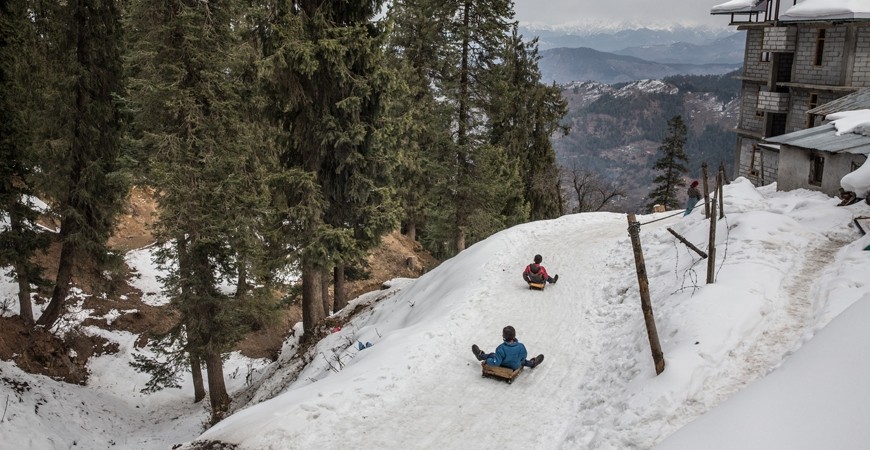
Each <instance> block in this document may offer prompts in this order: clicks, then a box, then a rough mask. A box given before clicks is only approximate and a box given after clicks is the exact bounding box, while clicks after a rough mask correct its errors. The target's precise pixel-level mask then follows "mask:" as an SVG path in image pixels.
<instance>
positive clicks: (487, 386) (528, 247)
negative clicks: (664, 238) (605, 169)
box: [202, 213, 679, 449]
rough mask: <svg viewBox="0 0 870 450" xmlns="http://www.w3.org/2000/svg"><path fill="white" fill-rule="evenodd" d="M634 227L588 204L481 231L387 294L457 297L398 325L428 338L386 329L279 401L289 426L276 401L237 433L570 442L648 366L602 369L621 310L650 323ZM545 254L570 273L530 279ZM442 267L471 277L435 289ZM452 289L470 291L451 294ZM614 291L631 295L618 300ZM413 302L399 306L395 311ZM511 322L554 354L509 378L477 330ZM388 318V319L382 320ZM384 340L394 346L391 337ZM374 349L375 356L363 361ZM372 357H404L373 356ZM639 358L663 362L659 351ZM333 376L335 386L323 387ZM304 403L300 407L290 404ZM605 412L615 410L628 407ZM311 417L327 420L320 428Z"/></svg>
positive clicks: (441, 442) (495, 339)
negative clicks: (494, 366)
mask: <svg viewBox="0 0 870 450" xmlns="http://www.w3.org/2000/svg"><path fill="white" fill-rule="evenodd" d="M677 220H679V219H678V218H673V219H668V220H665V221H660V222H657V223H655V224H653V225H650V228H651V229H655V228H663V227H665V226H667V224H669V223H672V222H673V221H677ZM627 227H628V224H627V222H626V219H625V215H621V214H609V213H600V214H586V215H582V216H571V217H565V218H562V219H557V220H553V221H547V222H538V223H534V224H528V225H523V226H519V227H515V228H513V229H511V230H508V231H506V232H503V233H501V234H503V236H500V238H494V239H490V240H488V241H486V242H484V243H481V244H478V245H476V246H474V247H472V248H470V249H468V250H467V251H466V252H465V253H464V254H463V257H462V258H456V259H455V260H452V261H448V262H446V263H444V264H443V265H442V266H441V267H439V268H438V269H436V271H433V272H432V273H431V274H429V275H427V276H426V277H424V278H422V279H420V280H419V281H417V282H414V283H413V284H412V285H411V287H409V288H408V289H406V290H404V291H402V292H400V293H399V294H398V295H397V296H396V297H395V298H393V299H390V300H387V301H391V302H394V304H395V305H400V306H401V305H403V304H406V305H410V304H411V303H413V304H414V305H415V306H413V307H409V308H413V309H415V310H419V309H422V308H425V307H426V305H421V304H419V303H416V302H415V299H416V298H421V297H424V296H425V297H427V298H433V297H434V298H441V299H442V301H441V302H437V303H443V304H447V305H449V307H448V309H447V310H446V311H443V316H442V320H439V321H438V322H439V323H437V324H436V323H433V320H432V316H431V314H430V313H429V312H428V311H427V313H426V318H425V321H424V322H423V323H422V324H420V325H422V326H425V328H426V329H425V331H423V330H419V331H418V330H415V329H414V328H415V327H414V326H410V327H406V328H403V329H401V330H396V331H400V333H399V334H405V333H416V332H422V333H423V334H424V335H425V337H424V339H422V341H418V340H417V339H404V338H402V337H400V336H391V335H388V333H385V331H388V329H381V330H379V331H378V334H383V337H384V339H383V340H381V341H380V342H375V346H374V347H373V349H372V350H365V352H368V355H366V354H365V353H362V352H360V354H359V355H357V356H356V357H355V358H354V359H353V363H355V364H351V365H347V366H345V367H344V369H343V370H342V371H341V372H339V373H337V374H329V376H327V377H325V378H323V379H320V380H319V381H317V382H316V383H311V384H309V385H307V386H305V387H303V388H300V389H297V390H291V391H290V392H288V393H287V394H286V395H284V396H281V397H279V398H277V399H275V400H272V401H271V402H279V403H281V404H282V405H286V406H287V408H288V409H289V410H290V411H287V412H286V414H287V415H288V416H289V417H287V420H286V421H283V423H282V425H281V431H280V432H278V430H275V429H274V427H273V425H274V424H271V423H263V422H262V416H261V415H260V414H257V410H258V409H260V408H263V409H272V408H278V409H281V410H283V409H284V407H283V406H277V405H271V406H267V405H268V404H269V403H271V402H266V403H264V404H261V405H258V406H255V407H253V408H251V409H249V410H247V411H242V412H240V413H238V414H236V415H235V416H234V417H233V419H231V421H229V422H226V423H230V422H233V421H237V420H238V421H242V422H241V423H243V424H244V425H243V426H242V428H243V429H244V430H247V432H246V433H245V434H246V436H245V438H244V439H241V440H240V441H241V442H243V443H246V444H249V445H251V446H252V447H259V448H263V447H264V446H265V448H276V449H277V448H281V447H282V445H284V444H282V443H286V442H293V443H294V445H298V446H299V447H300V448H305V447H308V446H313V445H320V446H325V447H326V448H339V447H341V446H342V442H347V440H348V439H351V440H352V441H353V443H354V446H356V447H358V448H378V447H381V448H383V447H389V448H434V447H439V448H457V449H458V448H475V447H477V446H476V445H475V443H479V447H480V448H496V447H505V446H506V447H514V446H519V445H534V446H536V447H537V448H557V447H559V446H560V445H563V444H566V443H567V444H569V445H570V444H571V443H572V442H573V441H574V440H575V439H578V438H579V437H577V436H573V435H572V434H569V433H567V432H566V430H569V429H573V428H574V427H575V424H577V422H578V419H581V420H586V421H600V420H607V417H601V416H600V415H599V413H600V412H601V411H596V410H595V408H594V407H592V408H590V406H591V405H590V404H603V403H605V402H606V399H607V398H609V397H613V396H614V395H617V394H618V390H619V389H621V388H622V386H624V385H625V384H626V383H627V380H629V379H630V378H631V377H632V376H634V375H636V374H637V371H638V369H636V368H632V369H631V370H628V371H626V372H619V371H602V370H601V368H602V367H601V361H599V360H600V359H601V357H600V356H599V351H600V347H601V345H602V340H603V341H611V340H613V338H614V336H613V334H614V333H616V334H619V333H622V332H624V329H623V328H622V325H620V323H621V322H624V321H626V316H631V315H634V316H637V317H636V318H635V319H636V320H632V321H631V323H634V324H635V325H636V324H638V323H639V324H640V326H641V328H637V329H635V330H634V331H636V332H637V333H639V334H640V335H643V336H645V334H646V332H645V329H644V328H643V322H642V315H641V311H640V306H639V303H638V302H637V301H635V300H634V298H632V297H636V295H633V293H632V292H631V290H632V289H634V291H635V292H636V285H637V282H636V274H635V270H634V260H633V255H632V252H631V245H630V242H629V240H628V233H627ZM536 253H540V254H542V255H544V265H545V266H546V267H547V268H548V271H549V272H550V273H551V274H556V273H558V274H559V275H560V278H559V283H557V284H556V285H551V286H549V287H548V288H547V289H546V290H545V291H544V292H538V291H531V290H529V289H527V287H526V286H525V284H524V283H523V281H522V279H521V277H520V272H522V269H523V268H524V267H525V264H527V263H528V261H529V260H531V257H532V256H533V255H534V254H536ZM456 266H460V267H456ZM443 272H449V273H448V274H445V273H443ZM445 276H446V277H448V278H452V277H454V276H461V277H466V278H467V282H465V283H462V282H459V283H451V284H450V286H451V287H452V289H450V290H449V291H448V292H444V293H437V294H435V293H433V292H431V291H433V290H437V289H439V287H438V286H436V284H437V283H439V281H438V280H439V279H442V278H443V277H445ZM430 280H431V281H430ZM418 291H419V292H418ZM449 297H454V298H455V297H461V298H460V299H458V300H457V301H455V302H454V301H447V300H445V298H449ZM627 299H631V300H629V301H626V300H627ZM430 301H431V302H432V303H436V301H434V300H430ZM614 304H616V305H620V304H621V307H617V308H614V307H613V306H614ZM430 306H433V305H430ZM438 306H444V305H438ZM401 307H404V306H401ZM406 313H407V314H413V312H411V311H407V312H406ZM403 314H405V313H403V312H400V311H396V310H393V312H392V315H393V316H396V315H403ZM391 320H393V321H396V320H399V319H398V318H397V317H393V318H391ZM508 324H510V325H513V326H514V327H515V328H516V329H517V333H518V337H519V339H520V340H521V341H522V342H523V343H524V344H525V345H526V347H527V348H528V350H529V353H530V355H535V354H537V353H544V354H545V356H546V359H545V361H544V364H542V365H541V366H540V367H538V368H536V369H534V370H528V369H526V370H525V371H524V373H523V374H522V375H521V376H520V377H519V378H518V379H517V380H516V381H515V382H514V383H513V384H511V385H508V384H506V383H502V382H499V381H495V380H492V379H484V378H482V377H481V376H480V368H479V365H478V364H477V363H476V361H475V359H474V357H473V355H472V353H471V350H470V347H471V344H472V343H477V344H478V345H480V346H481V348H483V349H484V350H487V351H492V350H493V349H494V347H495V346H496V345H497V344H498V343H499V342H500V333H501V329H502V327H504V326H505V325H508ZM406 325H407V324H406ZM379 326H381V327H383V326H384V321H383V320H381V321H380V325H379ZM355 327H356V329H357V330H358V331H355V333H356V334H355V337H354V338H355V339H359V340H361V341H363V342H365V341H367V340H369V341H371V340H373V339H372V337H371V333H370V331H371V330H368V331H366V325H365V324H358V325H355ZM376 337H377V335H375V338H376ZM394 340H405V341H411V342H412V344H407V343H402V342H393V341H394ZM387 346H390V347H393V348H391V349H389V350H387V348H386V347H387ZM350 350H351V351H352V350H353V349H350ZM386 352H390V353H393V354H392V355H387V354H385V353H386ZM396 353H398V358H397V357H396ZM631 353H634V352H631ZM608 354H611V353H608ZM647 354H649V351H647ZM363 355H366V356H368V358H366V359H365V360H363V361H360V360H361V359H362V358H361V356H363ZM402 355H404V357H403V356H402ZM611 355H612V354H611ZM604 358H605V359H606V358H608V356H604ZM371 359H378V360H379V361H380V364H392V363H393V362H395V363H397V365H401V366H402V367H401V368H398V370H397V367H379V366H378V365H372V366H371V367H368V366H369V364H366V363H368V362H369V360H371ZM632 359H633V358H632ZM615 363H616V364H625V363H626V361H621V360H620V361H615ZM641 363H642V364H647V365H648V366H649V367H650V370H652V369H651V368H652V360H651V357H649V358H647V359H645V360H643V361H642V362H641ZM363 365H365V366H367V367H366V368H365V369H363V368H362V367H360V369H361V370H360V372H361V373H357V371H356V369H357V366H363ZM351 372H353V373H352V374H351ZM300 378H302V377H300ZM333 378H343V379H344V380H348V378H349V379H350V382H347V381H345V382H343V383H341V384H339V385H338V386H334V385H333V384H332V383H331V381H332V379H333ZM326 384H328V385H329V386H323V385H326ZM350 386H354V387H353V388H350ZM372 386H374V387H375V389H371V387H372ZM578 394H579V395H578ZM285 402H286V403H285ZM293 403H296V404H297V406H291V404H293ZM297 408H298V409H301V410H304V411H306V413H307V417H306V418H307V419H308V420H304V421H301V422H299V423H296V424H290V423H288V422H290V421H292V419H291V418H290V417H293V416H296V417H298V412H294V411H293V410H296V409H297ZM584 412H585V413H586V415H587V416H588V417H586V418H585V419H584V418H583V416H584ZM607 413H608V414H611V415H617V416H618V415H619V414H620V411H607ZM276 414H280V413H277V412H276ZM249 416H250V418H248V417H249ZM616 419H617V417H610V420H616ZM258 424H259V426H258ZM222 426H223V424H219V425H218V426H217V427H215V428H214V429H213V430H211V431H209V432H207V433H206V434H205V435H204V436H203V437H202V438H204V439H214V438H217V439H226V440H228V441H231V442H238V441H239V439H238V437H239V436H238V433H239V430H238V428H237V427H238V426H239V423H235V425H234V426H233V428H234V429H235V432H234V433H233V434H234V437H235V438H233V439H230V438H228V437H225V436H222V433H221V432H220V430H221V428H222ZM260 426H262V427H263V428H264V429H265V428H270V429H271V430H272V431H271V433H272V434H273V435H272V436H268V437H267V436H264V435H263V434H261V433H260V431H259V427H260ZM312 426H316V427H317V432H312V430H311V427H312ZM598 427H599V425H596V426H595V427H593V429H597V428H598ZM248 439H251V440H248ZM566 440H567V442H566ZM254 443H255V444H254Z"/></svg>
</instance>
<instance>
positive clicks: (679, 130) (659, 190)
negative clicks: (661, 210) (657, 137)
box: [647, 116, 688, 209]
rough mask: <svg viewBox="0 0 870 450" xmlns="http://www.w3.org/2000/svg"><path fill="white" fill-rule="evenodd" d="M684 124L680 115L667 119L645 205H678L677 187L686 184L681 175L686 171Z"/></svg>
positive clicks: (672, 207)
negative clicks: (651, 184) (648, 197)
mask: <svg viewBox="0 0 870 450" xmlns="http://www.w3.org/2000/svg"><path fill="white" fill-rule="evenodd" d="M686 133H687V129H686V124H685V123H683V119H682V117H680V116H674V117H672V118H671V119H670V120H668V130H667V135H666V136H665V137H664V139H662V145H661V146H660V147H659V155H660V156H659V158H658V159H657V160H656V163H655V165H654V166H653V168H654V169H655V170H657V171H658V172H659V175H657V176H656V177H655V179H654V180H653V183H655V186H654V187H653V189H652V191H651V192H650V201H649V203H648V204H647V207H649V208H652V206H653V205H655V204H659V205H665V206H666V207H668V208H671V209H676V208H679V207H680V202H679V200H678V199H677V189H678V188H682V187H685V186H686V182H685V181H683V177H684V176H685V175H686V173H687V172H688V169H686V163H687V162H688V157H687V156H686V151H685V146H686Z"/></svg>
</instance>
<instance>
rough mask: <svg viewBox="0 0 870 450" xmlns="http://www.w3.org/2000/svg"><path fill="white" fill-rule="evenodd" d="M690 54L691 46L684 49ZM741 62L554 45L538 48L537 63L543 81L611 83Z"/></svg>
mask: <svg viewBox="0 0 870 450" xmlns="http://www.w3.org/2000/svg"><path fill="white" fill-rule="evenodd" d="M686 52H687V53H686V54H691V50H686ZM740 65H741V64H740V63H707V64H685V63H661V62H656V61H649V60H646V59H640V58H637V57H634V56H625V55H618V54H614V53H607V52H601V51H598V50H594V49H591V48H585V47H582V48H554V49H550V50H544V51H542V52H541V60H540V61H538V67H539V68H540V70H541V78H542V81H544V82H545V83H550V82H556V83H557V84H566V83H570V82H572V81H597V82H601V83H607V84H613V83H624V82H630V81H636V80H644V79H656V80H658V79H662V78H664V77H667V76H672V75H721V74H723V73H728V72H732V71H734V70H736V69H737V68H739V67H740Z"/></svg>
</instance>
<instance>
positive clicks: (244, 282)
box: [236, 257, 249, 298]
mask: <svg viewBox="0 0 870 450" xmlns="http://www.w3.org/2000/svg"><path fill="white" fill-rule="evenodd" d="M238 274H239V280H238V282H237V283H236V297H239V298H241V297H244V296H245V294H246V293H247V292H248V289H249V286H248V267H247V266H246V265H245V261H244V258H241V257H239V262H238Z"/></svg>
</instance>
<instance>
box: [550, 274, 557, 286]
mask: <svg viewBox="0 0 870 450" xmlns="http://www.w3.org/2000/svg"><path fill="white" fill-rule="evenodd" d="M557 281H559V275H556V276H554V277H553V282H552V283H550V284H556V282H557Z"/></svg>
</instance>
